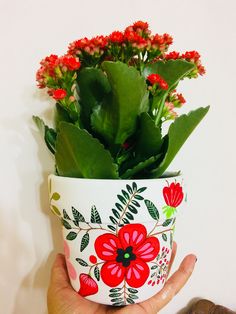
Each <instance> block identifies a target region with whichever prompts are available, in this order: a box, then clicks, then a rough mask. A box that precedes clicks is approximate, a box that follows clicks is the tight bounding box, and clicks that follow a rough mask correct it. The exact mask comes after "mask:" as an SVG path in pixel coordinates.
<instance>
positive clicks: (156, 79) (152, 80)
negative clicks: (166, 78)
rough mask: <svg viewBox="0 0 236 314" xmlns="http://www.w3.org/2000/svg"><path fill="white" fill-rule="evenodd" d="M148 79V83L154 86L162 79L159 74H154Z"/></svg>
mask: <svg viewBox="0 0 236 314" xmlns="http://www.w3.org/2000/svg"><path fill="white" fill-rule="evenodd" d="M147 79H148V81H149V82H150V83H151V84H152V85H154V84H157V83H159V81H160V79H161V77H160V75H159V74H154V73H153V74H150V75H148V77H147Z"/></svg>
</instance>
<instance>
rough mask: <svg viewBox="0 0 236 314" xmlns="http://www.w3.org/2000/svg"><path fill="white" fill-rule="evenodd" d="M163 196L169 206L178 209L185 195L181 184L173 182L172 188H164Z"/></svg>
mask: <svg viewBox="0 0 236 314" xmlns="http://www.w3.org/2000/svg"><path fill="white" fill-rule="evenodd" d="M163 196H164V199H165V202H166V204H167V205H168V206H170V207H174V208H176V207H178V206H179V205H180V204H181V202H182V200H183V198H184V193H183V189H182V187H181V186H180V184H179V183H174V182H172V183H171V185H170V186H166V187H164V189H163Z"/></svg>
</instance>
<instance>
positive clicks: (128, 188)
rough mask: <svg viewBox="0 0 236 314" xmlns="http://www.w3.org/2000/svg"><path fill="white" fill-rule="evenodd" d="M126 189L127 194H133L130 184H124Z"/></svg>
mask: <svg viewBox="0 0 236 314" xmlns="http://www.w3.org/2000/svg"><path fill="white" fill-rule="evenodd" d="M126 189H127V191H128V192H129V194H133V189H132V188H131V186H130V185H128V184H126Z"/></svg>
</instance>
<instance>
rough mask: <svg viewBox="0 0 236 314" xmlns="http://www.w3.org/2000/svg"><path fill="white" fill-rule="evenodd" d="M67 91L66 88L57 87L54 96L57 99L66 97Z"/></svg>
mask: <svg viewBox="0 0 236 314" xmlns="http://www.w3.org/2000/svg"><path fill="white" fill-rule="evenodd" d="M66 94H67V93H66V91H65V90H64V89H61V88H59V89H56V90H54V91H53V94H52V97H53V98H54V99H56V100H61V99H63V98H65V97H66Z"/></svg>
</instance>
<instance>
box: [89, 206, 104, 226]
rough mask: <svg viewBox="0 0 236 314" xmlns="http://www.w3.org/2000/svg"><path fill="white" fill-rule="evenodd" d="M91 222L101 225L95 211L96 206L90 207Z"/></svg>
mask: <svg viewBox="0 0 236 314" xmlns="http://www.w3.org/2000/svg"><path fill="white" fill-rule="evenodd" d="M90 221H91V222H93V223H98V224H100V223H102V220H101V217H100V215H99V213H98V211H97V208H96V206H92V208H91V219H90Z"/></svg>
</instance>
